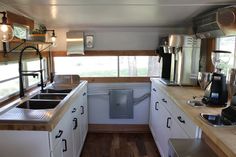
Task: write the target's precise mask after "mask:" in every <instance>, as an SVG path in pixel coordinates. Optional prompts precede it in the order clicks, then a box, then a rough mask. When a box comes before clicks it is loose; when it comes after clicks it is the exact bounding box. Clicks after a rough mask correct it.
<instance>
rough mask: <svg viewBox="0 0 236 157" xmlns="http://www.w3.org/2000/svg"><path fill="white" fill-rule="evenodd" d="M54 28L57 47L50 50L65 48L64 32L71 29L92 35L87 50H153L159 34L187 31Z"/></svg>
mask: <svg viewBox="0 0 236 157" xmlns="http://www.w3.org/2000/svg"><path fill="white" fill-rule="evenodd" d="M50 29H55V28H50ZM55 30H56V35H57V36H58V39H57V47H55V48H52V50H56V51H65V50H66V32H68V31H73V30H76V31H82V32H84V34H85V35H93V36H94V48H91V49H87V50H155V49H157V47H158V39H159V37H160V36H164V35H168V34H171V33H177V34H182V33H185V32H186V31H187V30H186V29H183V28H157V27H102V28H77V29H76V28H74V29H66V28H59V29H55Z"/></svg>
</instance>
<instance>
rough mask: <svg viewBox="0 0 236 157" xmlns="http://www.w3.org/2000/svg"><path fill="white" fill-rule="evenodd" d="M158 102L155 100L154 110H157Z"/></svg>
mask: <svg viewBox="0 0 236 157" xmlns="http://www.w3.org/2000/svg"><path fill="white" fill-rule="evenodd" d="M158 104H159V102H158V101H157V102H155V110H157V111H158V108H157V105H158Z"/></svg>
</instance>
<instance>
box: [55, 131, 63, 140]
mask: <svg viewBox="0 0 236 157" xmlns="http://www.w3.org/2000/svg"><path fill="white" fill-rule="evenodd" d="M62 133H63V131H62V130H59V132H58V134H57V135H56V136H55V137H56V138H60V137H61V135H62Z"/></svg>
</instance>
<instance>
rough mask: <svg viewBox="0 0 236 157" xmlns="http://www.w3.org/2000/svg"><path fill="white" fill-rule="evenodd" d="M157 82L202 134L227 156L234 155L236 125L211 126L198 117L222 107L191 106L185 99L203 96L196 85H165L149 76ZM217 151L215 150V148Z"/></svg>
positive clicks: (235, 149)
mask: <svg viewBox="0 0 236 157" xmlns="http://www.w3.org/2000/svg"><path fill="white" fill-rule="evenodd" d="M151 81H152V82H153V81H154V82H155V83H157V84H158V87H159V88H160V90H161V91H162V92H163V93H165V94H166V95H167V96H169V97H170V99H171V100H172V101H173V102H174V103H175V104H176V105H177V106H178V108H179V109H181V110H182V111H183V112H184V113H185V114H186V115H187V116H188V118H190V119H191V120H192V121H193V122H194V123H195V124H196V125H197V126H199V127H200V128H201V129H202V132H203V134H204V135H205V136H206V137H207V138H209V139H210V140H211V142H213V144H215V145H216V146H217V149H218V148H220V149H221V151H222V152H223V153H224V154H225V155H226V156H228V157H235V156H236V127H213V126H210V125H209V124H207V123H206V122H205V121H203V119H201V117H200V113H211V114H220V113H221V110H222V109H223V108H218V107H217V108H216V107H192V106H190V105H188V104H187V100H189V99H192V98H193V96H203V94H204V91H203V90H201V89H200V88H198V87H182V86H165V85H164V84H162V83H161V82H160V80H159V79H158V78H151ZM215 151H217V150H215Z"/></svg>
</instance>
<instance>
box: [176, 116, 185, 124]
mask: <svg viewBox="0 0 236 157" xmlns="http://www.w3.org/2000/svg"><path fill="white" fill-rule="evenodd" d="M177 119H178V120H179V121H180V122H181V123H185V120H183V119H182V117H181V116H178V117H177Z"/></svg>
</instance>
